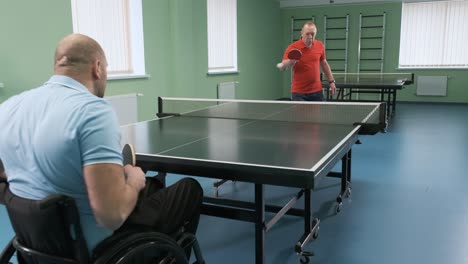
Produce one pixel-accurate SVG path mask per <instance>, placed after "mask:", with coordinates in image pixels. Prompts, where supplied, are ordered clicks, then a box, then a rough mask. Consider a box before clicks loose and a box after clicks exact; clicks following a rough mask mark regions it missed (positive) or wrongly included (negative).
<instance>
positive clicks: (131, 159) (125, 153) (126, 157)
mask: <svg viewBox="0 0 468 264" xmlns="http://www.w3.org/2000/svg"><path fill="white" fill-rule="evenodd" d="M122 160H123V166H124V167H125V165H132V166H135V165H136V156H135V149H134V148H133V145H132V144H125V146H124V147H123V149H122Z"/></svg>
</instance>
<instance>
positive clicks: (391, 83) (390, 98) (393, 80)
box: [322, 73, 414, 118]
mask: <svg viewBox="0 0 468 264" xmlns="http://www.w3.org/2000/svg"><path fill="white" fill-rule="evenodd" d="M333 77H334V79H335V84H336V87H337V90H338V91H337V94H336V96H332V95H331V93H330V92H329V89H328V88H329V87H330V86H329V83H328V80H323V81H322V84H323V87H324V88H326V89H325V94H326V97H327V100H329V101H330V100H336V101H367V102H369V101H378V102H385V103H386V104H387V116H388V117H389V118H390V117H392V116H393V115H394V114H395V112H396V97H397V91H398V90H401V89H403V87H404V86H405V85H410V84H413V82H414V73H333ZM364 94H379V99H378V100H371V99H369V98H365V97H361V95H364Z"/></svg>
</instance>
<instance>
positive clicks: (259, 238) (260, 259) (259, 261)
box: [255, 183, 265, 264]
mask: <svg viewBox="0 0 468 264" xmlns="http://www.w3.org/2000/svg"><path fill="white" fill-rule="evenodd" d="M263 193H264V186H263V184H259V183H256V184H255V212H256V213H255V263H256V264H263V263H265V199H264V195H263Z"/></svg>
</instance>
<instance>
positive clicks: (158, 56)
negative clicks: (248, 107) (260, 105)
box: [0, 0, 282, 120]
mask: <svg viewBox="0 0 468 264" xmlns="http://www.w3.org/2000/svg"><path fill="white" fill-rule="evenodd" d="M280 17H281V16H280V8H279V3H278V2H277V1H276V0H256V1H251V0H238V64H239V73H238V74H226V75H216V76H208V75H207V66H208V59H207V58H208V55H207V54H208V51H207V34H206V1H189V0H143V19H144V21H143V27H144V37H145V43H144V45H145V56H146V71H147V73H148V74H149V75H150V77H149V78H145V79H127V80H111V81H109V82H108V86H107V90H106V95H116V94H127V93H141V94H143V96H142V97H139V119H140V120H146V119H152V118H154V117H155V116H154V114H155V112H156V107H157V105H156V98H157V97H158V96H178V97H201V98H216V96H217V93H216V85H217V84H218V83H219V82H225V81H237V82H238V87H237V91H236V92H237V97H238V98H241V99H275V98H278V97H281V95H282V86H281V80H282V75H281V74H279V73H278V71H277V70H276V68H275V66H274V65H276V62H277V61H278V60H279V59H280V57H281V53H282V47H281V38H282V35H281V34H282V32H281V30H279V29H280V28H281V26H280V25H281V19H280ZM0 32H1V35H0V45H1V47H2V48H1V49H0V82H3V83H4V84H5V87H4V88H0V102H2V101H4V100H6V99H7V98H8V97H10V96H12V95H14V94H18V93H20V92H22V91H24V90H28V89H31V88H33V87H36V86H39V85H41V84H42V83H44V82H45V81H46V80H47V79H48V78H49V77H50V75H51V74H53V53H54V48H55V46H56V44H57V43H58V41H59V40H60V39H61V38H62V37H63V36H65V35H67V34H69V33H71V32H72V21H71V9H70V1H66V0H41V1H34V0H16V1H1V2H0Z"/></svg>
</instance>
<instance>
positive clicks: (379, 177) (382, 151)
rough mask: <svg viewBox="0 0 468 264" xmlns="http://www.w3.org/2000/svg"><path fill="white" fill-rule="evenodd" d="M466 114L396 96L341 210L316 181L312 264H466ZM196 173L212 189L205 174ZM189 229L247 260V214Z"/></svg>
mask: <svg viewBox="0 0 468 264" xmlns="http://www.w3.org/2000/svg"><path fill="white" fill-rule="evenodd" d="M467 120H468V105H445V104H444V105H441V104H440V105H432V104H398V106H397V113H396V116H395V117H394V119H393V120H392V121H391V124H390V127H389V129H388V132H387V133H385V134H378V135H375V136H362V137H361V141H362V143H363V144H361V145H355V146H354V148H353V164H352V196H351V199H348V200H345V202H344V205H343V209H342V211H341V213H339V214H338V215H335V214H334V200H335V197H336V195H337V194H338V191H339V180H338V179H333V178H327V179H324V180H322V181H321V182H320V185H319V187H318V188H317V191H316V192H314V193H313V195H312V201H313V206H314V215H315V216H317V217H319V218H320V219H321V224H320V233H319V238H318V239H317V240H315V241H313V242H311V243H309V244H308V245H307V250H311V251H314V253H315V256H314V257H312V258H311V263H324V264H325V263H328V264H331V263H344V264H376V263H379V264H387V263H388V264H395V263H403V264H405V263H408V264H416V263H425V264H440V263H451V264H452V263H453V264H458V263H468V250H466V245H468V225H467V223H468V206H466V205H467V204H468V192H467V191H466V189H465V188H466V186H468V174H467V172H468V122H467ZM170 178H172V180H175V179H177V176H172V177H170ZM201 181H202V184H203V185H204V186H205V192H206V194H207V195H212V192H213V190H212V189H211V188H210V184H211V183H212V180H208V179H201ZM295 192H296V190H295V189H291V188H282V187H275V186H267V187H266V197H267V199H266V200H267V202H268V203H271V204H282V203H284V202H286V201H287V200H289V198H290V197H292V196H293V195H294V194H295ZM220 195H221V196H222V197H226V198H229V197H236V198H241V199H245V200H252V199H253V197H252V196H253V186H252V185H251V184H246V183H241V182H236V183H227V184H225V185H223V186H222V187H221V188H220ZM267 217H271V215H270V214H267ZM8 225H9V224H8V220H7V218H6V214H5V210H4V208H0V226H1V231H0V247H3V245H4V244H6V242H7V240H8V239H9V238H10V237H11V235H12V232H11V228H9V227H8ZM302 230H303V222H302V221H301V219H299V218H296V217H291V216H288V217H285V218H283V219H281V220H280V222H278V223H277V224H276V225H275V226H274V227H273V228H272V229H271V230H270V231H269V232H268V233H267V234H266V245H265V252H266V263H272V264H285V263H299V259H298V256H297V255H296V254H295V253H294V250H293V246H294V244H295V243H296V242H297V240H298V239H299V238H300V235H301V232H302ZM197 236H198V239H199V241H200V244H201V247H202V250H203V253H204V257H205V259H206V261H207V263H223V264H230V263H233V264H234V263H235V264H238V263H254V254H255V252H254V227H253V225H252V224H251V223H245V222H240V221H234V220H226V219H222V218H216V217H208V216H202V218H201V222H200V227H199V231H198V235H197Z"/></svg>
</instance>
